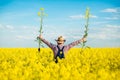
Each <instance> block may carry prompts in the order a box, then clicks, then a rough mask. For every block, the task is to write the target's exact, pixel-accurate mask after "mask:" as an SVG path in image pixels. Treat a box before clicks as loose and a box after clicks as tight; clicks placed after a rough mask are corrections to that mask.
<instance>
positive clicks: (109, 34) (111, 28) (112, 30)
mask: <svg viewBox="0 0 120 80" xmlns="http://www.w3.org/2000/svg"><path fill="white" fill-rule="evenodd" d="M91 31H94V32H90V34H89V38H93V39H101V40H109V39H120V36H119V34H120V25H110V24H109V25H105V26H103V27H99V28H92V29H91Z"/></svg>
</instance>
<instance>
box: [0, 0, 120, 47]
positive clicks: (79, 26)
mask: <svg viewBox="0 0 120 80" xmlns="http://www.w3.org/2000/svg"><path fill="white" fill-rule="evenodd" d="M41 7H43V8H44V9H45V10H44V11H45V13H47V14H48V16H47V17H44V25H43V31H44V33H43V37H44V38H45V39H46V40H48V41H50V42H52V43H55V44H56V42H55V39H56V38H57V37H58V36H60V35H62V36H64V38H65V39H66V40H67V42H66V43H65V44H68V43H70V42H72V41H75V40H78V39H80V38H82V35H83V34H84V25H85V19H84V15H85V10H86V8H87V7H89V8H90V13H91V18H90V22H89V35H88V38H87V40H88V42H87V44H86V45H88V46H90V47H120V36H119V35H120V1H119V0H0V47H38V44H37V42H35V41H34V40H35V39H36V37H37V36H38V35H39V32H38V31H39V26H40V22H39V21H40V19H39V17H38V15H37V13H38V12H39V11H40V8H41Z"/></svg>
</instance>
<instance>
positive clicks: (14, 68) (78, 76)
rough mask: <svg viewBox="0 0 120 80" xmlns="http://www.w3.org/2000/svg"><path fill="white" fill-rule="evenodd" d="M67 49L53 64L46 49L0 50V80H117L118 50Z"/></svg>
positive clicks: (48, 50) (118, 78)
mask: <svg viewBox="0 0 120 80" xmlns="http://www.w3.org/2000/svg"><path fill="white" fill-rule="evenodd" d="M79 53H80V49H79V48H73V49H71V50H70V51H69V52H68V54H67V55H65V56H66V58H65V59H62V60H60V59H59V63H57V64H56V63H55V62H54V60H53V52H52V51H51V50H50V49H49V48H41V52H40V54H39V53H38V51H37V48H12V49H11V48H0V80H120V76H119V74H120V48H90V49H86V50H85V51H84V52H83V53H82V54H79Z"/></svg>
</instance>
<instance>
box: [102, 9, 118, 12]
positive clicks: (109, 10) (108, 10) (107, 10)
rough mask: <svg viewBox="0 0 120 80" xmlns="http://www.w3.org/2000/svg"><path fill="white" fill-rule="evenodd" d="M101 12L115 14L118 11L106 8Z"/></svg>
mask: <svg viewBox="0 0 120 80" xmlns="http://www.w3.org/2000/svg"><path fill="white" fill-rule="evenodd" d="M101 12H109V13H117V12H118V10H117V9H116V8H107V9H104V10H102V11H101Z"/></svg>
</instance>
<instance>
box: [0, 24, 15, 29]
mask: <svg viewBox="0 0 120 80" xmlns="http://www.w3.org/2000/svg"><path fill="white" fill-rule="evenodd" d="M0 29H1V30H13V29H14V27H13V26H11V25H3V24H0Z"/></svg>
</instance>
